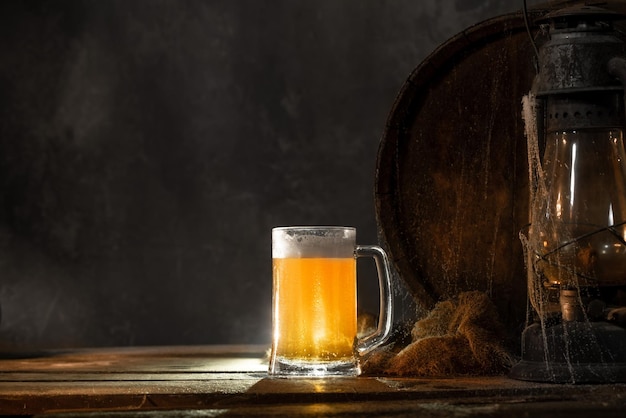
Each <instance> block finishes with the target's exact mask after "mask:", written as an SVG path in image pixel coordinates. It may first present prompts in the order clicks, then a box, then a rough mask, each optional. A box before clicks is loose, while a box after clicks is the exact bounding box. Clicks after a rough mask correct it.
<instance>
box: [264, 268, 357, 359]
mask: <svg viewBox="0 0 626 418" xmlns="http://www.w3.org/2000/svg"><path fill="white" fill-rule="evenodd" d="M273 269H274V274H273V277H274V298H275V300H274V321H275V327H274V332H275V335H274V347H273V349H274V351H275V352H278V353H280V356H281V357H283V358H286V359H290V360H296V361H313V362H342V361H352V360H353V359H354V355H355V354H354V344H355V338H356V334H357V329H356V328H357V325H356V260H355V259H354V257H350V258H274V259H273Z"/></svg>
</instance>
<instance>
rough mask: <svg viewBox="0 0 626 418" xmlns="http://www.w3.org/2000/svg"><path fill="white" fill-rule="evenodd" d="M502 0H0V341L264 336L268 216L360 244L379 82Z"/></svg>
mask: <svg viewBox="0 0 626 418" xmlns="http://www.w3.org/2000/svg"><path fill="white" fill-rule="evenodd" d="M529 3H530V4H532V3H531V2H529ZM521 7H522V3H521V1H510V0H419V1H417V0H394V1H383V0H282V1H281V0H272V1H269V0H268V1H263V0H205V1H200V0H131V1H128V0H91V1H87V0H85V1H67V0H57V1H3V2H1V3H0V191H1V192H0V307H1V308H2V322H1V323H0V348H2V347H4V348H6V347H8V348H33V347H70V346H105V345H152V344H208V343H266V342H268V341H269V339H270V322H271V312H270V305H271V259H270V257H271V252H270V229H271V228H272V227H273V226H279V225H292V224H300V225H301V224H341V225H352V226H355V227H357V229H358V241H359V242H360V243H363V244H372V243H376V242H378V238H377V226H376V219H375V214H374V196H373V185H374V176H375V168H376V154H377V147H378V143H379V139H380V137H381V135H382V133H383V132H384V129H385V120H386V117H387V114H388V112H389V111H390V109H391V106H392V104H393V101H394V98H395V96H396V93H397V92H398V90H399V89H400V87H401V86H402V84H403V83H404V81H405V79H406V78H407V76H408V75H409V73H410V72H411V71H412V70H413V69H414V68H415V67H416V66H417V65H418V64H419V63H420V62H421V61H422V60H424V59H425V58H426V57H427V55H428V54H429V53H431V52H432V51H433V50H434V49H435V48H436V47H437V46H438V45H440V44H441V43H443V42H444V41H446V40H447V39H448V38H450V37H451V36H453V35H455V34H457V33H459V32H460V31H462V30H463V29H465V28H467V27H469V26H470V25H472V24H476V23H479V22H481V21H483V20H485V19H487V18H490V17H495V16H497V15H500V14H504V13H508V12H512V11H516V10H519V9H521ZM365 264H366V265H365V267H363V266H361V267H360V270H364V269H367V270H368V273H363V274H362V276H363V277H364V278H363V279H362V281H361V282H362V284H361V286H360V290H361V299H362V301H361V302H362V305H363V306H364V307H365V309H366V310H374V311H375V310H376V309H377V308H376V300H377V299H376V296H375V292H376V290H375V289H376V287H375V283H374V280H373V278H372V277H370V276H371V270H373V269H371V268H369V267H370V266H368V265H367V263H365ZM370 279H371V280H370ZM397 292H398V296H399V298H398V300H399V301H400V303H401V304H402V305H404V306H405V307H404V308H402V307H401V308H399V309H400V311H401V315H402V314H407V312H408V311H410V310H411V308H410V307H406V306H409V305H410V304H409V303H408V300H407V299H410V298H409V297H408V296H406V292H405V291H404V290H403V289H402V287H401V286H399V285H398V289H397ZM408 315H410V312H409V313H408Z"/></svg>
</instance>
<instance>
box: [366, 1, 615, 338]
mask: <svg viewBox="0 0 626 418" xmlns="http://www.w3.org/2000/svg"><path fill="white" fill-rule="evenodd" d="M571 5H572V2H571V1H569V2H567V1H565V2H564V1H561V2H550V4H548V5H546V6H544V7H534V8H532V9H531V10H530V11H529V14H530V16H529V17H530V21H531V22H533V21H534V20H536V19H537V18H539V17H541V16H543V15H545V14H546V13H548V12H551V11H554V10H557V9H560V8H562V7H564V6H571ZM602 7H605V8H607V9H609V10H613V11H618V12H624V11H626V4H625V2H623V1H621V2H619V1H613V2H606V3H605V4H604V5H602ZM617 25H618V26H621V27H622V30H623V21H621V20H620V21H618V22H617ZM532 32H533V34H534V35H536V34H537V33H538V32H539V30H538V28H536V27H535V28H534V29H533V30H532ZM537 41H538V42H541V39H540V38H537ZM533 57H534V50H533V48H532V44H531V42H530V38H529V36H528V34H527V32H526V27H525V25H524V18H523V14H522V13H521V12H519V13H512V14H507V15H504V16H500V17H496V18H493V19H490V20H487V21H485V22H483V23H480V24H478V25H475V26H473V27H471V28H469V29H467V30H466V31H464V32H462V33H460V34H458V35H457V36H455V37H453V38H452V39H450V40H449V41H448V42H446V43H445V44H443V45H442V46H440V47H439V48H438V49H437V50H435V51H434V52H433V53H432V54H431V55H430V56H429V57H428V58H427V59H426V60H425V61H424V62H422V63H421V64H420V65H419V66H418V67H417V68H415V70H414V71H413V72H412V73H411V74H410V76H409V78H408V80H407V81H406V82H405V84H404V85H403V86H402V89H401V91H400V92H399V94H398V97H397V99H396V101H395V103H394V105H393V108H392V109H391V112H390V114H389V117H388V120H387V125H386V128H385V132H384V135H383V138H382V141H381V144H380V148H379V152H378V161H377V172H376V183H375V199H376V216H377V221H378V225H379V229H380V232H381V236H382V241H383V245H384V246H385V247H386V249H387V250H388V252H389V255H390V257H391V259H392V260H393V263H394V265H395V267H396V269H397V271H398V273H399V275H400V276H401V278H402V279H403V281H404V282H405V283H406V285H407V287H408V289H409V290H410V292H411V293H412V295H413V297H414V299H415V300H416V302H417V304H418V305H419V307H421V308H422V309H424V310H428V309H430V308H432V307H433V305H434V304H435V303H436V302H437V301H439V300H443V299H447V298H449V297H453V296H455V295H457V294H458V293H460V292H463V291H467V290H482V291H485V292H487V293H488V294H489V296H490V297H491V299H492V300H493V302H494V303H495V304H496V306H497V308H498V311H499V314H500V316H501V318H500V319H501V320H502V322H503V323H504V324H505V325H506V326H507V329H508V330H509V331H510V335H511V337H513V340H517V339H518V338H519V337H517V338H516V337H515V336H519V335H520V334H521V331H522V330H523V328H524V322H525V316H526V306H527V298H526V283H527V279H526V269H525V265H524V256H523V249H522V245H521V242H520V239H519V233H520V231H521V230H523V228H525V226H527V224H528V187H529V175H528V162H527V150H526V139H525V135H524V122H523V119H522V115H521V114H522V104H521V101H522V97H523V96H524V95H526V94H527V93H528V92H529V90H530V88H531V84H532V80H533V78H534V76H535V67H534V64H533Z"/></svg>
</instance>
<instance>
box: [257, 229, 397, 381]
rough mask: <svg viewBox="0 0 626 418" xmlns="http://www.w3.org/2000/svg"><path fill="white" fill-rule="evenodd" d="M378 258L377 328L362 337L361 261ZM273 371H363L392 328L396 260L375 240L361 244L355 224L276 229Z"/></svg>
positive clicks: (276, 373) (323, 373)
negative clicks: (392, 267)
mask: <svg viewBox="0 0 626 418" xmlns="http://www.w3.org/2000/svg"><path fill="white" fill-rule="evenodd" d="M359 257H372V258H373V259H374V261H376V266H377V270H378V274H379V283H380V302H381V303H380V315H379V320H378V321H379V322H378V328H377V330H376V331H375V332H373V333H372V334H370V335H368V336H364V337H362V338H360V339H359V338H357V320H356V312H357V307H356V305H357V297H356V293H357V291H356V289H357V284H356V260H357V258H359ZM272 260H273V277H274V279H273V280H274V293H273V301H272V330H273V331H272V332H273V334H272V352H271V355H270V361H269V368H268V373H269V374H270V375H273V376H283V377H287V376H308V377H311V376H314V377H324V376H357V375H358V374H359V373H361V367H360V364H359V359H360V356H362V355H363V354H366V353H368V352H370V351H371V350H373V349H374V348H376V347H378V346H380V345H382V344H383V343H384V342H385V340H386V339H387V338H388V337H389V335H390V333H391V324H392V300H391V274H390V265H389V261H388V259H387V255H386V253H385V251H384V250H383V249H382V248H380V247H378V246H375V245H356V229H355V228H352V227H340V226H293V227H278V228H273V229H272Z"/></svg>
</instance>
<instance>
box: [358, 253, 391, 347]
mask: <svg viewBox="0 0 626 418" xmlns="http://www.w3.org/2000/svg"><path fill="white" fill-rule="evenodd" d="M354 254H355V256H356V257H357V258H358V257H372V258H374V261H375V262H376V270H377V271H378V285H379V288H380V313H379V315H378V328H377V329H376V331H375V332H374V333H373V334H370V335H368V336H366V337H363V338H360V339H359V340H358V341H357V351H358V352H359V354H360V355H364V354H367V353H369V352H370V351H372V350H373V349H375V348H376V347H379V346H380V345H382V344H383V343H384V342H385V341H387V339H388V338H389V336H390V335H391V326H392V323H393V300H392V297H391V266H390V264H389V258H388V257H387V253H386V252H385V250H383V249H382V248H381V247H379V246H377V245H357V246H356V248H355V250H354Z"/></svg>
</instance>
